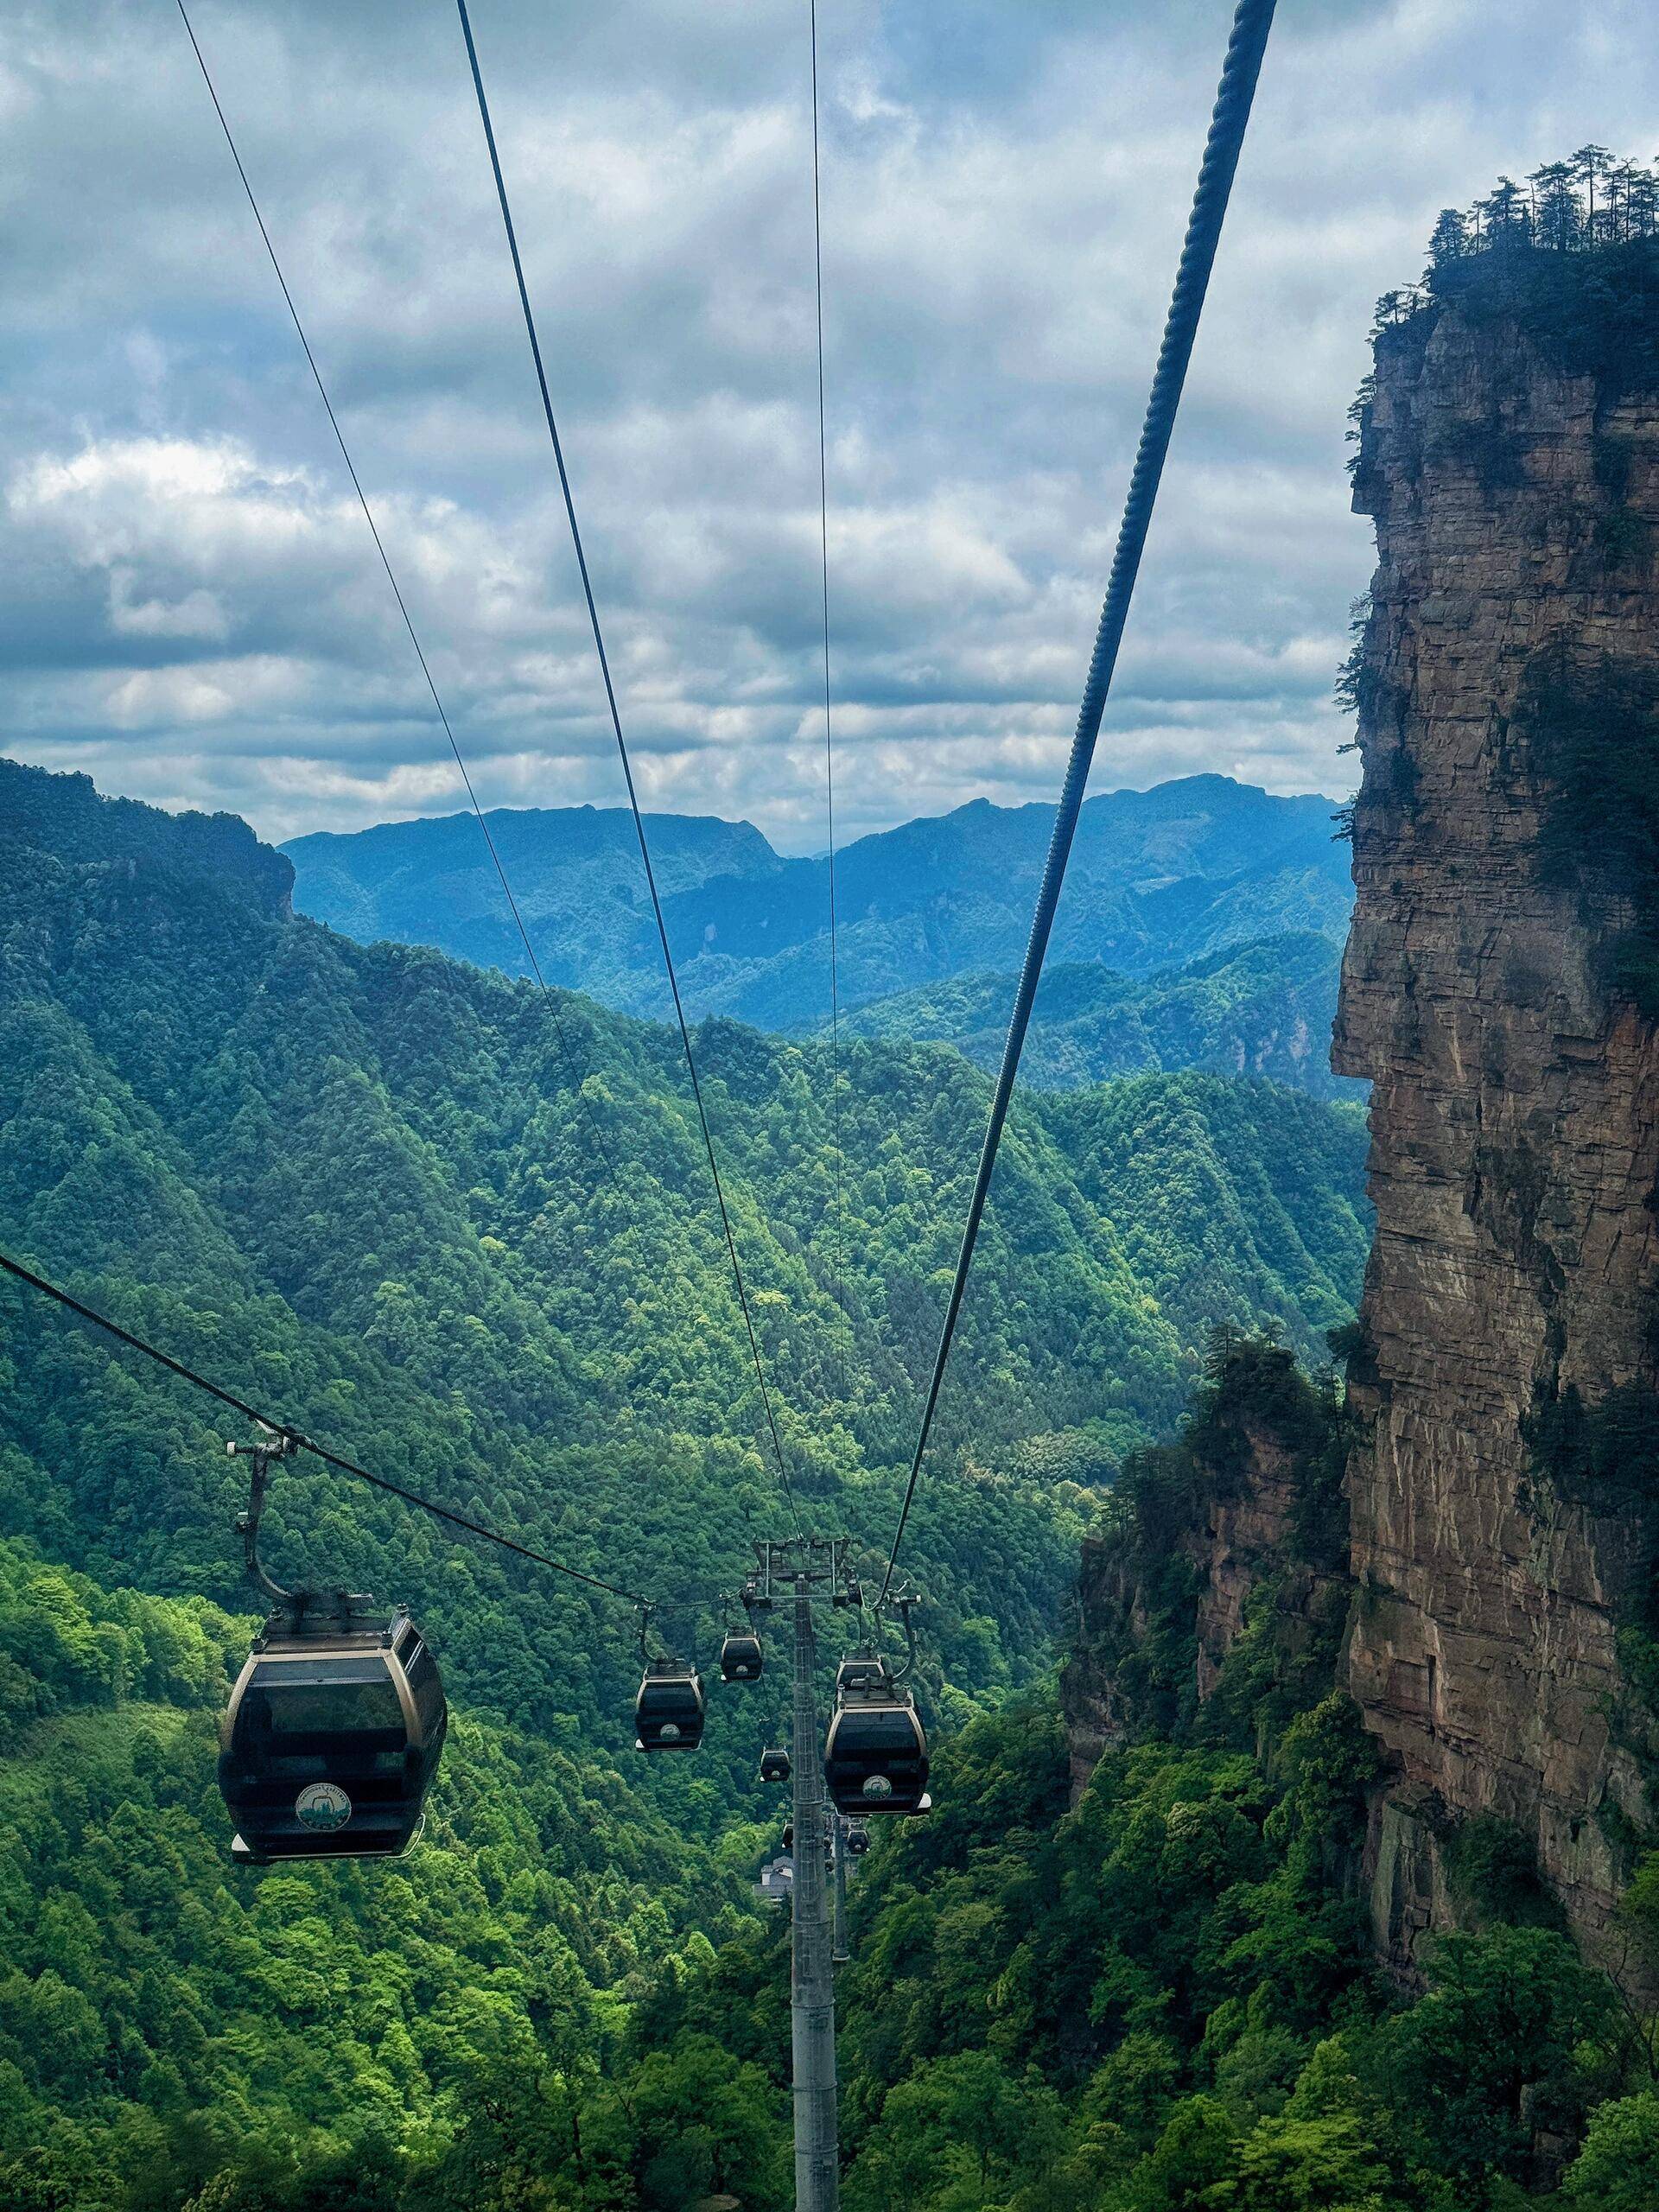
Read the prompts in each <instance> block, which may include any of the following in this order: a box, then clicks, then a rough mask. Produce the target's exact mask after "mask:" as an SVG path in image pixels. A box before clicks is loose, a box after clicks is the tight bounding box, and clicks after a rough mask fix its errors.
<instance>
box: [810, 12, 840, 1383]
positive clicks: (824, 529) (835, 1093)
mask: <svg viewBox="0 0 1659 2212" xmlns="http://www.w3.org/2000/svg"><path fill="white" fill-rule="evenodd" d="M808 25H809V29H810V39H811V53H812V277H813V295H814V299H815V302H816V304H817V322H818V550H819V554H820V556H821V573H822V580H823V787H824V797H825V802H826V809H827V811H828V814H829V1122H830V1135H831V1139H832V1141H833V1142H834V1145H835V1147H836V1292H837V1294H838V1297H839V1300H840V1302H841V1304H842V1320H843V1324H844V1322H845V1319H846V1314H845V1306H846V1297H847V1278H846V1268H847V1203H846V1198H845V1196H844V1194H843V1190H842V1182H843V1178H844V1175H845V1172H846V1152H845V1149H844V1147H843V1146H842V1135H841V970H840V954H839V948H838V944H837V938H836V753H835V747H834V744H833V742H832V739H831V725H830V715H829V454H828V448H827V442H826V440H825V436H824V407H823V194H822V191H821V188H820V185H819V176H818V169H819V162H818V0H809V6H808ZM841 1394H842V1397H843V1398H844V1397H845V1396H846V1395H847V1361H846V1346H845V1339H844V1336H843V1341H842V1373H841Z"/></svg>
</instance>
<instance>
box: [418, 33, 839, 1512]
mask: <svg viewBox="0 0 1659 2212" xmlns="http://www.w3.org/2000/svg"><path fill="white" fill-rule="evenodd" d="M455 5H456V7H457V9H458V10H460V14H461V35H462V37H463V38H464V39H465V40H466V41H467V61H468V63H469V64H470V65H471V67H472V73H473V89H474V92H476V93H477V95H478V113H479V119H480V122H481V123H482V124H483V125H484V143H485V144H486V146H487V147H488V149H489V155H490V168H491V171H492V173H493V175H494V178H495V196H496V199H497V200H498V201H499V204H500V208H501V222H502V227H503V228H504V229H505V232H506V234H507V251H508V252H509V253H510V254H511V255H512V273H513V277H514V279H515V280H516V282H517V283H518V304H519V306H520V308H522V309H523V310H524V330H525V333H526V334H527V335H528V337H529V340H530V353H531V360H532V361H533V362H534V363H535V365H536V382H537V387H538V389H539V390H540V392H541V395H542V412H543V415H544V416H546V418H547V433H548V435H549V437H550V439H551V440H552V442H553V458H554V461H556V464H557V467H558V472H559V489H560V491H561V492H562V493H563V495H564V512H565V518H566V519H567V520H568V522H569V525H570V542H571V543H572V545H573V546H574V547H575V555H576V567H577V569H578V570H579V571H580V573H581V576H582V596H583V598H584V599H585V600H586V601H587V602H588V623H589V625H590V626H591V627H592V630H593V633H594V652H596V653H597V654H598V656H599V670H600V674H601V677H603V678H604V683H605V700H606V704H607V706H608V708H609V709H610V716H611V728H612V730H613V733H614V734H615V738H616V749H617V753H618V755H619V757H620V760H621V762H622V776H623V780H624V782H625V783H626V785H627V791H628V806H629V809H630V810H631V812H632V816H633V828H634V835H635V836H636V837H638V839H639V859H640V863H641V865H642V866H643V868H644V869H645V887H646V889H647V890H648V891H649V892H650V893H651V907H652V913H653V914H654V915H655V916H656V918H657V935H658V939H659V940H660V942H661V944H662V948H663V966H664V969H666V971H667V974H668V988H669V990H670V991H671V994H672V995H673V1000H674V1018H675V1020H676V1021H677V1023H678V1024H679V1030H680V1044H681V1046H682V1048H683V1051H684V1053H685V1065H686V1071H687V1073H688V1074H689V1075H690V1078H691V1096H692V1098H693V1100H694V1101H695V1103H696V1109H697V1125H698V1127H699V1128H700V1129H701V1130H702V1148H703V1151H704V1153H705V1154H707V1156H708V1160H709V1177H710V1179H711V1180H712V1181H713V1184H714V1186H715V1203H716V1205H718V1206H719V1208H720V1225H721V1228H722V1229H723V1230H724V1231H725V1232H726V1250H727V1253H728V1256H729V1258H730V1260H731V1263H732V1280H733V1281H734V1283H735V1284H736V1286H737V1302H738V1304H739V1306H741V1309H742V1313H743V1326H744V1329H745V1330H746V1332H747V1335H748V1340H749V1357H750V1358H751V1360H752V1361H753V1365H754V1378H755V1381H756V1382H757V1383H759V1384H760V1402H761V1404H762V1406H763V1407H764V1408H765V1410H766V1427H767V1428H768V1429H769V1430H770V1432H771V1434H772V1453H773V1456H774V1457H775V1459H776V1460H777V1463H778V1475H779V1481H780V1482H781V1483H782V1484H783V1488H784V1494H785V1497H786V1498H787V1499H788V1501H789V1508H790V1511H791V1515H792V1516H794V1521H795V1529H796V1534H797V1535H800V1534H801V1533H802V1524H801V1516H800V1508H799V1506H798V1504H797V1503H796V1499H795V1486H794V1484H793V1483H792V1482H791V1480H790V1474H789V1464H788V1462H787V1460H786V1459H785V1457H784V1446H783V1440H782V1439H781V1438H780V1437H779V1433H778V1419H777V1415H776V1414H775V1413H774V1412H773V1410H772V1392H771V1389H769V1387H768V1385H767V1383H766V1369H765V1366H764V1365H763V1363H762V1362H761V1358H760V1338H759V1337H758V1336H757V1335H756V1333H755V1327H754V1319H753V1315H752V1313H750V1311H749V1294H748V1292H747V1289H746V1288H745V1287H744V1282H743V1269H742V1266H741V1262H739V1259H738V1256H737V1239H736V1237H735V1236H734V1235H733V1233H732V1217H731V1214H730V1211H729V1210H728V1206H727V1204H726V1190H725V1185H723V1183H722V1182H721V1175H720V1166H719V1163H718V1161H717V1160H715V1140H714V1135H713V1133H712V1131H711V1130H710V1128H709V1110H708V1108H707V1107H706V1106H705V1105H704V1103H703V1096H702V1083H701V1082H700V1081H699V1079H698V1076H697V1062H696V1054H695V1053H694V1052H693V1051H692V1049H691V1031H690V1025H689V1024H688V1022H687V1020H686V1018H685V1007H684V1006H683V1003H682V1001H681V998H680V984H679V978H678V976H677V975H676V974H675V972H674V955H673V953H672V952H671V950H670V949H669V943H668V924H667V923H666V921H664V918H663V902H662V899H661V897H660V895H659V894H658V889H657V875H656V871H655V870H654V869H653V868H652V864H651V846H650V843H649V842H648V840H647V838H646V836H645V817H644V816H643V815H642V814H641V813H640V811H639V793H638V792H637V791H635V789H634V782H633V766H632V762H631V761H630V760H629V758H628V747H627V741H626V738H625V737H624V736H623V734H622V715H621V709H620V708H619V707H618V705H617V702H616V686H615V684H614V683H613V682H612V680H611V664H610V658H609V656H608V655H607V652H606V651H605V634H604V632H603V630H602V629H601V626H600V620H599V607H598V603H597V601H595V600H594V586H593V580H592V578H591V577H590V575H588V555H587V552H586V550H585V549H584V547H583V545H582V528H581V525H580V524H579V523H578V522H577V520H576V503H575V498H574V496H573V494H572V493H571V490H570V475H569V470H568V469H567V468H566V467H565V465H564V447H563V443H562V442H561V441H560V437H559V426H558V423H557V421H556V418H555V416H554V413H553V396H552V393H551V392H550V390H549V389H548V382H547V371H546V368H545V367H544V366H543V361H542V346H541V340H540V339H539V338H538V337H537V334H536V317H535V315H534V314H533V312H532V311H531V304H530V290H529V287H528V286H527V285H526V283H525V282H524V261H523V259H522V257H520V255H519V251H518V232H516V231H515V229H514V228H513V222H512V207H511V205H510V204H509V201H508V199H507V186H506V179H505V177H504V176H503V175H502V173H501V157H500V155H499V153H498V151H497V150H496V143H495V126H494V124H493V123H492V122H491V120H490V103H489V100H488V99H487V97H486V93H485V91H484V76H483V72H482V71H481V70H480V67H479V64H478V48H477V47H476V46H475V45H474V43H473V26H472V21H471V18H470V17H469V16H468V15H467V0H455Z"/></svg>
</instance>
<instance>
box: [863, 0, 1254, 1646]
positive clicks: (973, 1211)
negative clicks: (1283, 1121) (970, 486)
mask: <svg viewBox="0 0 1659 2212" xmlns="http://www.w3.org/2000/svg"><path fill="white" fill-rule="evenodd" d="M1273 11H1274V0H1239V5H1238V9H1237V11H1236V14H1235V16H1234V17H1233V26H1232V32H1231V35H1230V38H1229V41H1228V45H1227V56H1226V60H1225V61H1224V64H1223V67H1222V73H1221V85H1220V89H1219V91H1218V92H1217V95H1216V105H1215V111H1214V113H1213V115H1212V117H1211V124H1210V134H1209V137H1208V139H1207V140H1206V142H1205V149H1204V161H1203V164H1202V166H1201V168H1200V169H1199V171H1198V190H1197V192H1196V194H1194V197H1193V200H1192V214H1191V215H1190V216H1189V217H1188V219H1187V226H1186V238H1185V243H1184V244H1183V245H1182V247H1181V258H1180V264H1179V268H1178V270H1177V271H1176V277H1175V289H1174V293H1173V297H1172V298H1171V301H1170V304H1169V315H1168V317H1167V320H1166V322H1165V325H1164V337H1163V344H1162V345H1161V346H1160V349H1159V353H1158V365H1157V368H1156V371H1155V372H1154V376H1153V380H1152V394H1151V397H1150V398H1149V400H1148V401H1147V415H1146V422H1145V423H1144V425H1143V427H1142V429H1141V442H1140V445H1139V447H1138V448H1137V449H1136V452H1135V468H1134V473H1133V474H1132V475H1131V476H1130V478H1129V488H1128V496H1127V498H1126V499H1125V500H1124V503H1123V519H1122V524H1120V525H1119V529H1118V534H1117V546H1116V551H1115V552H1114V554H1113V556H1112V567H1111V574H1110V576H1109V580H1108V582H1107V586H1106V599H1105V604H1104V605H1103V607H1102V609H1101V615H1100V626H1099V629H1098V631H1097V632H1096V638H1095V650H1094V654H1093V658H1091V659H1090V664H1089V677H1088V681H1087V683H1085V685H1084V694H1083V703H1082V705H1081V707H1080V708H1079V709H1078V712H1077V734H1076V735H1075V736H1074V737H1073V739H1072V741H1071V760H1070V761H1069V762H1068V764H1067V766H1066V772H1065V785H1064V788H1063V789H1062V791H1061V793H1060V802H1059V806H1058V810H1057V811H1056V813H1055V817H1054V832H1053V836H1052V839H1051V840H1050V843H1049V848H1048V858H1047V860H1046V862H1045V864H1044V868H1043V880H1042V883H1041V886H1040V887H1039V891H1038V893H1037V908H1036V912H1035V913H1034V915H1033V918H1032V925H1031V938H1030V942H1029V944H1027V948H1026V957H1025V964H1024V966H1023V967H1022V968H1021V969H1020V985H1019V988H1018V989H1017V991H1016V992H1015V993H1014V1012H1013V1014H1012V1016H1011V1018H1010V1020H1009V1022H1008V1034H1007V1043H1006V1044H1005V1045H1004V1046H1003V1048H1002V1064H1001V1068H1000V1069H999V1070H998V1071H997V1077H996V1090H995V1094H994V1096H993V1097H992V1101H991V1111H990V1119H989V1121H988V1124H987V1127H986V1130H985V1142H984V1146H983V1148H982V1151H981V1154H980V1160H979V1172H978V1173H977V1174H976V1176H975V1178H974V1189H973V1196H972V1198H970V1199H969V1206H968V1220H967V1225H966V1227H965V1228H964V1229H963V1237H962V1249H961V1251H960V1253H959V1255H957V1272H956V1277H955V1280H954V1281H953V1282H952V1283H951V1286H950V1302H949V1304H948V1305H947V1306H946V1308H945V1314H944V1325H943V1327H942V1328H941V1330H940V1332H939V1344H938V1353H937V1354H936V1356H935V1358H934V1361H933V1372H932V1376H931V1380H930V1382H929V1383H928V1388H927V1397H926V1401H925V1404H924V1406H923V1409H922V1419H921V1427H920V1431H919V1433H918V1436H917V1439H916V1449H915V1452H914V1453H913V1455H912V1459H911V1463H910V1475H909V1478H908V1480H907V1481H906V1484H905V1497H904V1503H903V1505H902V1506H901V1508H900V1509H899V1525H898V1528H897V1529H896V1530H895V1531H894V1534H893V1549H892V1551H891V1552H890V1554H888V1559H887V1573H886V1575H885V1577H884V1578H883V1580H882V1584H881V1591H880V1598H879V1599H878V1600H877V1603H878V1604H880V1602H881V1600H882V1599H886V1597H887V1592H888V1591H889V1589H890V1588H891V1587H892V1585H893V1574H894V1573H895V1571H896V1569H897V1567H898V1562H899V1546H900V1545H901V1544H902V1543H903V1541H904V1537H905V1529H906V1523H907V1522H908V1521H909V1519H910V1509H911V1505H912V1501H913V1500H914V1498H915V1496H916V1482H917V1478H918V1475H919V1474H920V1472H921V1466H922V1459H923V1456H924V1454H925V1452H926V1450H927V1443H928V1438H929V1435H930V1433H931V1430H932V1426H933V1415H934V1412H935V1409H936V1408H937V1407H938V1402H939V1389H940V1386H941V1384H942V1383H944V1370H945V1366H946V1363H947V1362H948V1361H949V1359H950V1346H951V1343H952V1341H953V1339H954V1338H955V1334H956V1327H957V1316H958V1314H959V1313H961V1311H962V1300H963V1293H964V1291H965V1290H966V1289H967V1287H968V1272H969V1268H971V1267H972V1265H973V1259H974V1245H975V1243H976V1239H977V1237H978V1235H979V1224H980V1219H981V1217H982V1215H983V1213H984V1211H985V1201H986V1198H987V1197H988V1194H989V1192H990V1187H991V1177H992V1175H993V1173H995V1167H996V1154H997V1147H998V1145H999V1144H1000V1143H1001V1137H1002V1126H1003V1123H1004V1122H1006V1121H1007V1112H1008V1102H1009V1100H1010V1098H1011V1097H1012V1096H1013V1095H1014V1077H1015V1076H1016V1075H1017V1074H1018V1073H1019V1070H1020V1052H1021V1051H1022V1050H1023V1048H1024V1046H1025V1041H1026V1031H1027V1028H1028V1027H1029V1026H1030V1022H1031V1011H1032V1007H1033V1004H1034V1003H1035V1001H1036V997H1037V986H1038V984H1039V982H1041V980H1042V973H1043V958H1044V955H1045V954H1046V951H1047V950H1048V940H1049V936H1050V933H1051V931H1052V929H1053V926H1054V914H1055V910H1056V908H1057V906H1058V904H1059V897H1060V888H1061V886H1062V885H1063V883H1064V882H1065V864H1066V861H1067V860H1068V858H1069V857H1070V855H1071V841H1072V839H1073V837H1074V836H1076V834H1077V817H1078V815H1079V813H1080V812H1081V810H1082V807H1083V799H1084V791H1085V790H1086V788H1087V785H1088V781H1089V768H1090V762H1091V761H1092V760H1093V759H1094V753H1095V743H1096V739H1097V738H1098V737H1099V735H1100V725H1101V718H1102V715H1103V713H1104V711H1105V707H1106V697H1107V694H1108V692H1109V690H1110V689H1111V682H1112V671H1113V670H1114V668H1115V667H1116V663H1117V652H1118V647H1119V645H1120V644H1121V643H1122V637H1123V626H1124V623H1125V621H1126V620H1127V619H1128V612H1129V601H1130V600H1131V598H1132V597H1133V595H1134V592H1135V578H1136V576H1137V575H1138V574H1139V572H1140V568H1141V553H1142V551H1143V550H1145V546H1146V542H1147V526H1148V524H1150V522H1151V520H1152V512H1153V508H1154V504H1155V503H1156V500H1157V497H1158V486H1159V482H1160V479H1161V477H1162V475H1163V470H1164V460H1165V456H1166V454H1167V453H1168V451H1169V441H1170V434H1171V432H1172V431H1173V429H1174V427H1175V416H1176V410H1177V409H1178V408H1179V405H1180V398H1181V387H1182V385H1183V384H1184V382H1185V378H1186V370H1187V364H1188V362H1189V361H1190V360H1191V359H1192V341H1193V340H1194V338H1195V337H1196V336H1197V335H1198V318H1199V316H1200V315H1201V314H1202V313H1203V309H1204V301H1205V292H1206V291H1207V289H1208V288H1209V283H1210V272H1211V269H1212V268H1213V267H1214V265H1215V257H1216V247H1217V243H1218V241H1219V239H1220V237H1221V226H1222V222H1223V219H1224V217H1225V215H1226V213H1227V202H1228V200H1229V198H1230V194H1231V192H1232V188H1233V177H1234V175H1235V172H1236V169H1237V167H1238V156H1239V152H1240V149H1241V148H1242V147H1243V143H1244V133H1245V130H1246V128H1247V126H1248V124H1249V119H1250V104H1251V101H1252V100H1253V99H1254V98H1255V84H1256V78H1257V76H1258V74H1259V73H1260V71H1261V67H1262V53H1263V51H1264V49H1265V48H1266V46H1267V41H1268V31H1269V30H1270V29H1271V28H1272V25H1273Z"/></svg>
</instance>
